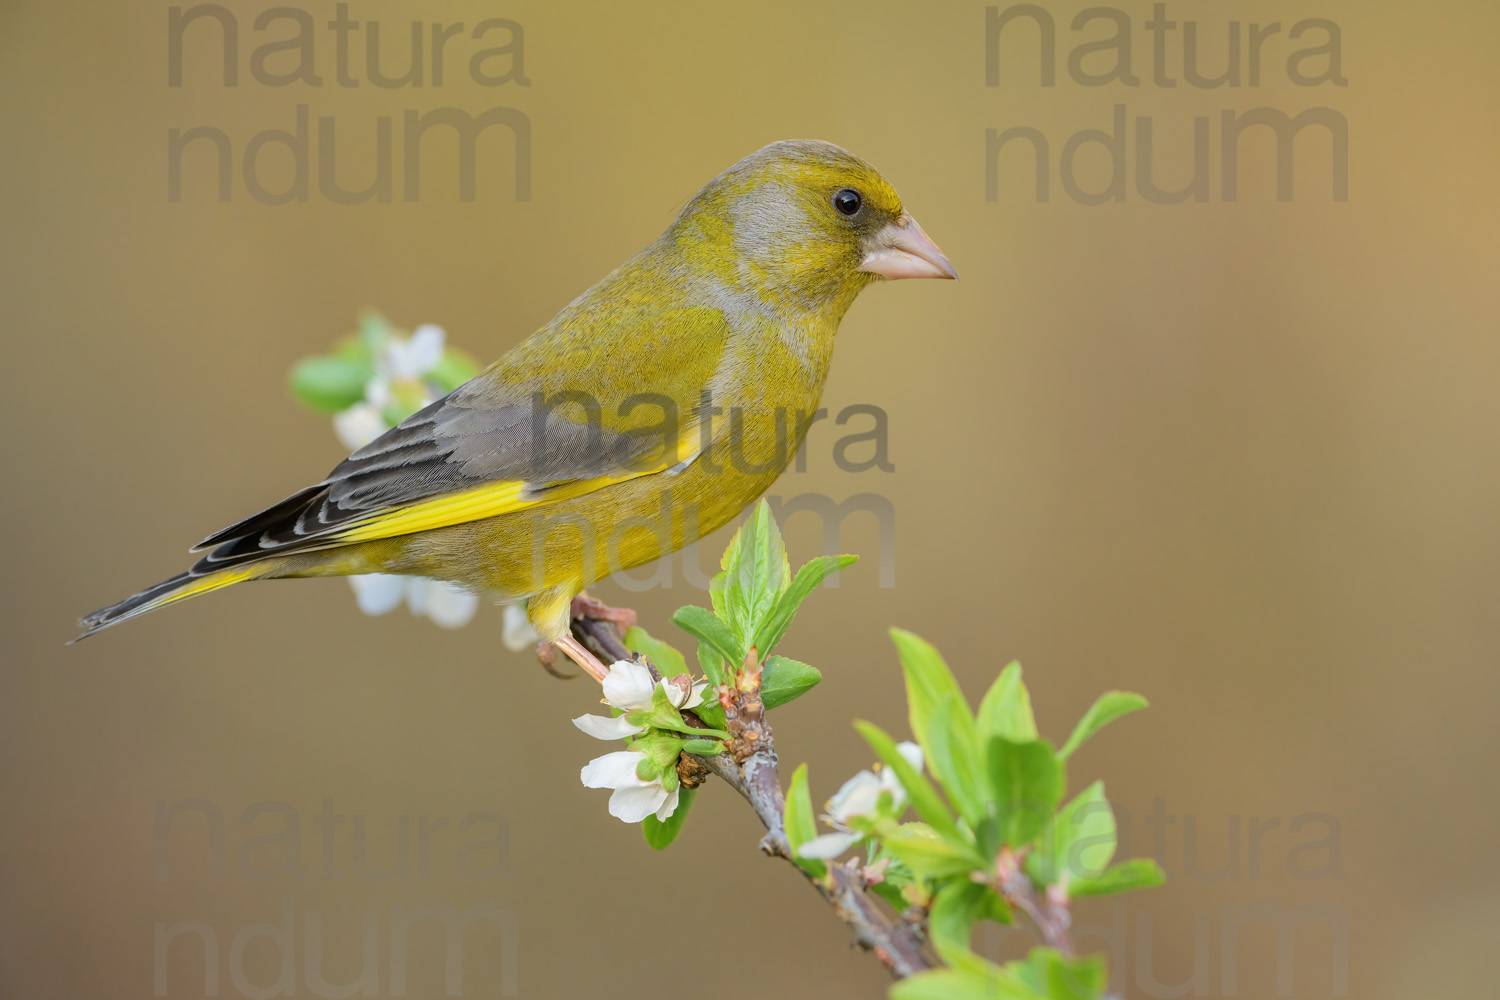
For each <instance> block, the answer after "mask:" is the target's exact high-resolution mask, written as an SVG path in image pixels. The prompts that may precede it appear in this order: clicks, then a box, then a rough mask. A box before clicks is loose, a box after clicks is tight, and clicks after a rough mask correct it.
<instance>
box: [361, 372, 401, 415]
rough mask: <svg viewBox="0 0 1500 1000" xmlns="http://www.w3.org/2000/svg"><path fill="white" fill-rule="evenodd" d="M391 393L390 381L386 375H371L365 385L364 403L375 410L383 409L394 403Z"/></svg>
mask: <svg viewBox="0 0 1500 1000" xmlns="http://www.w3.org/2000/svg"><path fill="white" fill-rule="evenodd" d="M395 398H396V397H395V394H394V393H392V392H391V380H390V377H389V376H387V375H379V374H377V375H372V376H370V379H369V381H367V382H366V383H365V402H366V403H369V404H370V405H371V406H373V407H375V408H376V409H384V408H385V407H387V406H390V405H391V403H392V402H394V401H395Z"/></svg>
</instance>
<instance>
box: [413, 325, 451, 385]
mask: <svg viewBox="0 0 1500 1000" xmlns="http://www.w3.org/2000/svg"><path fill="white" fill-rule="evenodd" d="M447 336H448V335H447V334H446V333H444V332H443V328H442V327H440V326H438V325H437V324H436V323H423V324H422V325H421V326H419V327H417V328H416V329H415V330H413V331H412V335H411V340H409V341H407V345H408V347H407V351H408V357H407V361H408V363H409V364H410V365H411V367H412V369H413V371H412V373H411V375H409V376H407V377H408V378H417V377H419V376H422V375H426V374H427V373H428V372H430V371H432V370H433V369H434V368H436V367H437V366H438V364H439V363H441V362H442V360H443V342H444V341H445V340H446V339H447Z"/></svg>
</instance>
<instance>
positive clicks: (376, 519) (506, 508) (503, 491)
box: [330, 424, 702, 543]
mask: <svg viewBox="0 0 1500 1000" xmlns="http://www.w3.org/2000/svg"><path fill="white" fill-rule="evenodd" d="M700 426H701V425H696V424H695V425H693V426H691V427H688V428H685V429H684V430H683V432H682V433H681V434H680V435H678V437H677V444H676V447H675V448H669V449H668V450H667V452H666V453H665V454H664V455H663V456H662V457H661V458H660V459H659V460H658V461H656V462H653V463H652V464H651V465H650V466H649V467H647V468H644V469H630V470H626V471H623V472H620V473H618V474H615V475H609V476H596V477H595V478H593V479H579V480H575V481H573V482H570V483H562V484H559V485H558V486H556V487H553V488H550V489H548V490H547V491H546V492H545V493H543V494H542V495H540V496H534V497H527V496H524V495H523V494H524V493H525V491H526V486H527V484H526V483H523V482H515V481H509V480H507V481H503V482H497V483H487V484H485V485H484V486H480V487H478V488H476V489H472V490H465V491H463V492H462V493H450V494H448V495H447V496H440V497H433V498H432V499H431V500H423V501H421V502H420V503H414V504H412V505H410V506H408V507H398V508H395V509H393V510H388V511H382V512H380V513H378V514H374V515H372V516H370V517H368V518H364V519H362V520H360V521H358V522H356V523H355V524H354V525H352V526H350V527H349V528H347V529H345V530H344V531H340V532H338V533H337V534H335V535H332V536H330V539H331V540H337V541H338V542H344V543H349V542H369V541H374V540H376V539H379V538H394V537H396V536H398V535H410V534H413V533H414V532H418V531H432V530H433V529H435V528H448V527H452V526H453V525H455V524H468V523H469V522H471V521H482V520H484V519H485V518H487V517H495V516H497V515H499V514H509V513H512V512H514V511H518V510H526V509H527V508H530V507H537V506H540V505H542V504H548V503H556V502H557V501H559V500H569V499H572V498H573V497H578V496H583V495H584V494H586V493H592V492H594V491H595V490H598V489H602V488H603V487H605V486H610V485H613V484H615V483H623V482H626V481H628V480H631V479H639V478H640V477H642V476H651V475H656V474H657V473H660V472H665V471H667V470H668V469H671V468H675V467H676V466H679V465H683V464H686V463H688V462H691V461H692V460H693V459H694V458H697V457H698V452H699V451H700V450H701V448H702V442H701V441H700V440H699V433H700V431H699V427H700Z"/></svg>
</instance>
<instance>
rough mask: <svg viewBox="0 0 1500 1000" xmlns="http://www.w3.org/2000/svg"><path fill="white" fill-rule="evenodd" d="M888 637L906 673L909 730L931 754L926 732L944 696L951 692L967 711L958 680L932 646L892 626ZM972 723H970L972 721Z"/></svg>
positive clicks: (966, 704) (929, 728)
mask: <svg viewBox="0 0 1500 1000" xmlns="http://www.w3.org/2000/svg"><path fill="white" fill-rule="evenodd" d="M891 639H892V640H894V641H895V643H896V653H897V655H898V656H899V657H900V658H901V670H902V672H903V673H904V674H905V675H906V700H907V703H908V707H909V710H910V713H911V731H912V735H914V736H915V737H916V738H917V742H918V743H920V744H922V749H923V750H924V751H926V752H927V753H929V754H930V753H931V752H932V749H931V745H930V740H929V738H928V736H929V731H930V730H931V728H932V726H933V719H934V716H935V715H936V713H937V709H938V706H939V705H940V704H941V703H942V700H943V698H944V696H946V695H950V694H951V695H952V696H953V697H954V698H955V699H957V701H958V704H960V705H962V706H963V710H964V712H965V713H967V712H968V711H969V708H968V702H966V701H965V700H964V693H963V691H961V690H959V687H958V681H956V680H954V679H953V673H952V671H950V670H949V669H948V665H947V664H946V663H944V662H943V658H942V656H940V655H938V651H937V650H936V649H934V648H933V647H932V645H931V644H930V643H928V642H926V641H925V640H923V639H921V638H920V637H918V636H916V635H913V634H912V633H910V632H907V631H905V630H903V629H898V628H893V629H891ZM971 724H972V722H971Z"/></svg>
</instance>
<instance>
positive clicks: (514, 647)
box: [500, 604, 542, 653]
mask: <svg viewBox="0 0 1500 1000" xmlns="http://www.w3.org/2000/svg"><path fill="white" fill-rule="evenodd" d="M500 641H501V642H503V643H504V644H505V648H506V649H508V650H510V651H511V652H512V653H524V652H526V651H527V650H531V649H535V648H536V645H537V643H539V642H541V641H542V637H541V635H540V634H539V633H538V632H537V630H536V629H535V628H533V627H532V624H531V619H530V618H527V617H526V609H525V607H523V606H522V605H519V604H507V605H506V606H505V625H504V629H503V631H502V632H501V633H500Z"/></svg>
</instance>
